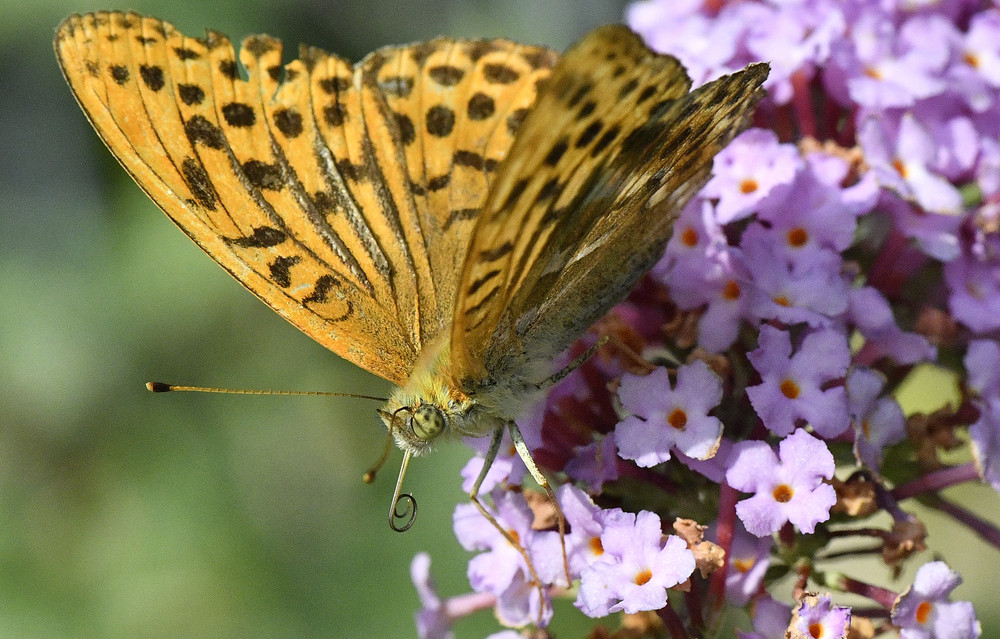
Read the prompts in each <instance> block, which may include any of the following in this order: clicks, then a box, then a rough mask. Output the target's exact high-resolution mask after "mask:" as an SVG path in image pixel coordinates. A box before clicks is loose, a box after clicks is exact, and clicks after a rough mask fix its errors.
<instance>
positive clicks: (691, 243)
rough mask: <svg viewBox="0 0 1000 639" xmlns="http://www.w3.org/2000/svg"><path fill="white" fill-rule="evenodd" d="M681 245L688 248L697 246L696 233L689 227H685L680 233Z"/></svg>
mask: <svg viewBox="0 0 1000 639" xmlns="http://www.w3.org/2000/svg"><path fill="white" fill-rule="evenodd" d="M681 244H683V245H684V246H687V247H688V248H691V247H695V246H698V231H696V230H694V229H693V228H691V227H690V226H688V227H685V228H684V230H683V231H681Z"/></svg>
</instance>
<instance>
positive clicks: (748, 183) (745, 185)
mask: <svg viewBox="0 0 1000 639" xmlns="http://www.w3.org/2000/svg"><path fill="white" fill-rule="evenodd" d="M758 188H760V185H759V184H757V180H755V179H753V178H747V179H745V180H743V181H742V182H740V193H743V194H744V195H749V194H750V193H753V192H754V191H756V190H757V189H758Z"/></svg>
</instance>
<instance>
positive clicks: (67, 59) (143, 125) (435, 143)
mask: <svg viewBox="0 0 1000 639" xmlns="http://www.w3.org/2000/svg"><path fill="white" fill-rule="evenodd" d="M55 50H56V55H57V58H58V61H59V65H60V67H61V68H62V71H63V74H64V75H65V77H66V80H67V82H68V83H69V86H70V88H71V89H72V91H73V93H74V95H75V96H76V99H77V101H78V102H79V103H80V105H81V107H82V108H83V111H84V112H85V113H86V115H87V117H88V118H89V119H90V122H91V123H92V124H93V126H94V128H95V129H96V130H97V132H98V134H99V135H100V137H101V138H102V139H103V140H104V142H105V143H106V144H107V146H108V148H109V149H110V150H111V152H112V153H114V155H115V156H116V157H117V158H118V160H119V162H120V163H121V164H122V166H123V167H124V168H125V169H126V170H127V171H128V172H129V174H130V175H131V176H132V177H133V178H134V179H135V181H136V182H137V183H138V184H139V186H140V187H141V188H142V189H143V190H144V191H145V192H146V193H147V195H149V197H150V198H151V199H152V200H153V201H154V202H155V203H156V204H157V205H158V206H159V207H160V208H161V209H163V211H164V212H166V214H167V215H168V216H169V217H170V218H171V219H172V220H173V221H174V223H175V224H177V226H179V227H180V228H181V230H183V231H184V232H185V233H186V234H187V235H188V236H189V237H190V238H191V239H192V240H194V241H195V243H197V244H198V245H199V246H200V247H201V248H202V249H203V250H204V251H205V252H206V253H208V254H209V255H210V256H211V257H212V258H213V259H214V260H215V261H216V262H218V263H219V264H220V265H221V266H222V267H223V268H225V269H226V270H227V271H228V272H229V273H230V274H232V275H233V277H235V278H236V279H237V280H238V281H239V282H240V283H241V284H243V285H244V286H245V287H246V288H247V289H249V290H250V291H251V292H252V293H254V294H255V295H256V296H257V297H259V298H260V299H261V300H263V301H264V302H265V303H266V304H268V305H269V306H270V307H271V308H273V309H274V310H275V311H277V312H278V313H279V314H280V315H282V316H283V317H284V318H286V319H287V320H288V321H290V322H291V323H292V324H294V325H295V326H297V327H298V328H299V329H300V330H302V331H303V332H305V333H306V334H307V335H309V336H310V337H312V338H313V339H315V340H316V341H317V342H319V343H320V344H322V345H323V346H325V347H327V348H328V349H330V350H331V351H333V352H334V353H337V354H338V355H340V356H341V357H344V358H345V359H347V360H349V361H351V362H353V363H355V364H357V365H358V366H361V367H362V368H365V369H367V370H369V371H371V372H372V373H375V374H376V375H379V376H381V377H383V378H385V379H387V380H389V381H391V382H394V383H395V384H397V385H398V386H399V389H398V390H397V391H396V392H395V393H394V394H393V395H392V397H391V398H390V399H389V400H388V402H387V404H386V405H385V407H384V408H383V409H382V410H380V411H379V415H380V416H381V419H382V421H383V422H384V424H385V426H386V427H387V428H388V430H389V432H390V434H391V436H392V437H394V438H395V441H396V443H397V444H398V446H399V447H400V448H401V449H402V450H403V451H404V461H403V470H404V471H405V467H406V464H407V463H408V461H409V459H410V457H411V456H418V455H422V454H424V453H426V452H428V451H430V450H431V449H432V448H433V447H434V445H435V443H436V442H438V441H441V440H445V439H449V438H455V437H460V436H470V437H487V436H489V437H491V445H490V448H489V452H488V454H487V457H486V463H485V464H484V468H483V471H482V474H481V475H480V476H479V479H478V481H477V483H476V486H475V488H474V489H473V493H472V495H471V497H472V499H473V501H474V502H475V503H476V505H477V506H479V507H480V510H481V512H483V514H484V515H485V516H487V517H488V518H490V519H491V521H493V523H494V525H497V526H498V528H500V529H501V532H504V531H503V530H502V528H501V527H500V526H499V524H497V523H496V521H495V520H493V519H492V517H491V516H490V515H489V514H488V513H487V512H486V510H485V509H484V508H483V507H482V506H481V505H480V503H479V500H478V499H477V494H478V490H479V485H480V484H481V483H482V481H483V478H484V477H485V473H486V471H487V470H488V468H489V465H490V463H491V462H492V460H493V458H494V457H495V456H496V454H497V451H498V449H499V447H500V442H501V438H502V436H503V435H504V433H505V432H509V433H510V435H511V437H512V440H513V442H514V446H515V448H516V449H517V451H518V452H519V453H520V455H521V457H522V458H523V459H524V461H525V463H526V465H527V466H528V469H529V470H530V471H531V474H532V475H533V476H534V477H535V479H536V480H537V481H538V482H539V484H540V485H542V486H543V487H544V488H545V489H546V491H547V492H548V494H549V496H550V499H552V500H553V502H554V498H553V497H552V492H551V489H549V487H548V483H547V482H546V479H545V477H544V475H542V473H541V472H540V470H539V469H538V468H537V466H536V465H535V464H534V462H533V461H532V459H531V453H530V451H529V450H528V448H527V446H526V445H525V443H524V439H523V437H522V436H521V434H520V432H519V430H518V428H517V425H516V423H515V419H516V418H517V417H518V416H519V415H520V414H521V413H522V411H523V410H524V408H525V407H526V406H527V405H528V404H529V403H531V402H533V401H535V400H536V399H537V398H539V396H540V395H541V394H542V393H543V392H544V391H545V389H546V388H547V387H549V386H551V384H552V383H553V382H554V381H555V380H556V379H558V377H559V373H557V372H554V371H553V370H552V368H553V364H552V362H553V361H554V360H555V359H556V358H557V357H558V355H559V354H560V353H562V352H563V351H564V350H565V349H566V348H567V347H568V346H569V345H570V344H571V343H572V342H573V341H575V340H577V339H578V338H579V337H581V335H583V333H584V332H585V331H586V330H587V329H588V327H589V326H590V325H591V324H593V323H594V322H595V321H596V320H597V319H598V318H599V317H601V316H602V315H603V314H604V313H606V312H607V311H608V310H609V309H610V308H611V307H612V306H613V305H615V304H616V303H618V302H619V301H621V300H622V299H623V298H624V297H625V295H626V294H627V293H628V292H629V290H630V288H631V287H632V286H633V285H634V284H635V282H636V281H637V280H638V279H639V278H640V277H641V276H642V275H643V273H645V272H646V271H647V270H648V269H649V268H650V267H651V266H652V264H653V263H654V262H655V261H656V260H657V258H658V257H659V256H660V255H661V254H662V252H663V250H664V246H665V244H666V242H667V240H668V239H669V237H670V233H671V228H672V225H673V222H674V220H675V219H676V218H677V216H678V214H679V212H680V210H681V209H682V208H683V206H684V205H685V203H686V202H687V201H688V199H689V198H691V197H692V196H693V195H694V194H695V193H696V192H697V191H698V189H699V188H700V187H701V185H702V184H703V183H704V181H705V180H706V178H707V176H708V172H709V170H710V168H711V162H712V158H713V157H714V156H715V154H716V153H717V152H718V151H719V150H721V149H722V148H723V147H724V146H725V145H726V144H728V142H729V141H730V140H731V139H732V138H733V137H734V136H735V135H736V134H738V133H739V132H740V131H741V130H743V129H744V128H745V127H746V126H747V125H748V122H749V118H750V115H751V114H752V112H753V110H754V107H755V105H756V104H757V102H758V101H759V100H760V98H761V96H762V94H763V90H762V89H761V84H762V83H763V81H764V80H765V78H766V77H767V73H768V67H767V65H766V64H754V65H750V66H749V67H747V68H746V69H744V70H742V71H740V72H737V73H734V74H732V75H728V76H725V77H722V78H719V79H718V80H715V81H713V82H710V83H708V84H706V85H704V86H702V87H700V88H698V89H696V90H695V91H693V92H692V91H690V87H691V81H690V80H689V79H688V77H687V74H686V72H685V70H684V68H683V66H682V65H681V64H680V63H679V62H678V61H677V60H676V59H675V58H673V57H670V56H664V55H658V54H656V53H654V52H652V51H651V50H649V49H648V48H647V47H646V46H645V45H644V44H643V43H642V41H641V40H640V38H639V37H638V36H637V35H635V34H634V33H632V32H631V31H630V30H629V29H628V28H626V27H624V26H622V25H610V26H605V27H600V28H598V29H596V30H594V31H592V32H590V33H589V34H588V35H586V36H585V37H584V38H583V39H582V40H581V41H580V42H579V43H577V44H576V45H575V46H573V47H572V48H571V49H570V50H569V51H568V52H567V53H566V54H565V55H563V56H562V57H559V56H558V55H557V54H556V53H555V52H553V51H551V50H549V49H547V48H544V47H539V46H529V45H523V44H517V43H515V42H511V41H508V40H503V39H494V40H460V39H452V38H437V39H434V40H430V41H428V42H422V43H417V44H412V45H407V46H397V47H385V48H382V49H378V50H376V51H375V52H373V53H371V54H369V55H368V56H367V57H365V58H364V59H363V60H361V61H360V62H358V63H357V64H353V65H352V64H351V63H350V62H348V61H346V60H344V59H342V58H340V57H337V56H335V55H332V54H330V53H327V52H325V51H323V50H320V49H317V48H314V47H307V46H303V47H301V48H300V50H299V57H298V59H296V60H294V61H292V62H290V63H288V64H285V65H282V63H281V42H280V41H279V40H277V39H275V38H272V37H269V36H266V35H255V36H250V37H248V38H246V39H245V40H244V41H243V43H242V47H241V49H240V53H239V60H238V61H237V58H236V54H235V53H234V50H233V46H232V44H231V43H230V41H229V40H228V39H227V38H226V37H225V36H224V35H222V34H220V33H218V32H215V31H207V32H206V35H205V36H204V37H201V38H189V37H187V36H184V35H183V34H181V33H180V32H178V31H177V30H176V29H175V28H174V27H173V26H172V25H171V24H170V23H168V22H164V21H161V20H159V19H156V18H152V17H146V16H141V15H138V14H135V13H123V12H97V13H90V14H87V15H82V16H81V15H73V16H70V17H69V18H67V19H66V20H65V21H64V22H63V23H62V24H61V25H60V26H59V27H58V29H57V32H56V36H55ZM402 477H403V471H401V473H400V479H399V480H398V481H397V487H396V494H395V496H394V498H393V504H392V506H391V507H390V523H393V527H394V528H397V529H405V528H406V527H408V526H409V525H410V524H411V523H412V521H413V517H414V516H415V514H416V510H415V502H414V501H413V499H412V497H411V496H409V495H400V492H401V490H400V485H401V482H402ZM404 499H409V505H412V506H413V508H412V509H410V508H407V512H408V513H409V514H407V512H404V513H399V512H398V510H397V507H398V506H399V505H400V502H401V501H402V500H404ZM396 519H399V520H401V521H402V520H404V519H405V520H407V521H406V523H405V524H402V525H396V524H395V523H394V522H395V520H396ZM504 534H507V533H506V532H505V533H504ZM511 541H512V543H514V542H513V540H511ZM526 559H527V558H526ZM529 561H530V560H529Z"/></svg>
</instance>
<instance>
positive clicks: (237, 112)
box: [222, 102, 257, 127]
mask: <svg viewBox="0 0 1000 639" xmlns="http://www.w3.org/2000/svg"><path fill="white" fill-rule="evenodd" d="M222 117H224V118H225V119H226V122H227V123H229V125H230V126H239V127H248V126H253V125H254V123H256V122H257V116H256V114H254V112H253V107H251V106H250V105H249V104H243V103H242V102H230V103H229V104H227V105H225V106H223V107H222Z"/></svg>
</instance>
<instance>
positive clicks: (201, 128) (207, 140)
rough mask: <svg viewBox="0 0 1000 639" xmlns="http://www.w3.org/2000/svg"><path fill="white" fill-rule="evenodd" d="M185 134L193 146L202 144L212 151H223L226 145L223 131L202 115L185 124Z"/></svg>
mask: <svg viewBox="0 0 1000 639" xmlns="http://www.w3.org/2000/svg"><path fill="white" fill-rule="evenodd" d="M184 133H185V134H186V135H187V139H188V141H189V142H190V143H191V146H195V145H196V144H198V143H199V142H200V143H202V144H204V145H205V146H207V147H208V148H210V149H221V148H223V147H224V146H225V145H226V136H225V135H223V134H222V129H220V128H219V127H217V126H215V125H214V124H212V123H211V122H209V121H208V120H206V119H205V118H204V117H203V116H200V115H196V116H194V117H192V118H191V119H190V120H188V121H187V122H185V123H184Z"/></svg>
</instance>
